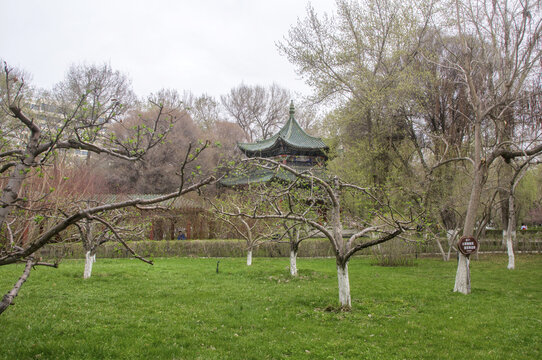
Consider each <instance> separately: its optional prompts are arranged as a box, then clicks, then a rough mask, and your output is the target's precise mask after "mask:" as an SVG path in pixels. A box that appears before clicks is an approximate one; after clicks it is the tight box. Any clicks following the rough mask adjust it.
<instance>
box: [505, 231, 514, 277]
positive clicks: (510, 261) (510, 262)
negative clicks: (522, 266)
mask: <svg viewBox="0 0 542 360" xmlns="http://www.w3.org/2000/svg"><path fill="white" fill-rule="evenodd" d="M506 248H507V249H508V270H514V269H515V268H516V258H515V256H514V242H513V240H512V236H509V237H508V239H506Z"/></svg>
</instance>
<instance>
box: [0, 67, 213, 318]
mask: <svg viewBox="0 0 542 360" xmlns="http://www.w3.org/2000/svg"><path fill="white" fill-rule="evenodd" d="M1 75H2V78H1V81H2V86H0V88H1V89H5V90H3V91H2V93H1V95H2V98H1V104H0V105H1V110H2V111H3V112H4V114H5V115H7V117H2V129H4V124H6V125H8V123H9V126H6V128H9V129H17V131H15V130H14V131H12V132H10V133H4V134H3V135H4V136H10V140H9V141H6V143H5V147H4V148H3V149H2V153H0V161H1V163H2V164H3V165H2V168H1V174H7V175H6V181H5V182H4V183H3V189H2V193H1V196H0V230H1V231H2V234H3V235H2V237H1V238H0V241H1V243H2V248H1V249H0V266H2V265H7V264H13V263H16V262H21V261H23V262H26V264H27V267H26V268H25V271H24V272H23V274H22V276H21V278H20V279H19V281H17V283H16V284H15V286H14V288H13V289H12V291H10V292H9V293H8V294H7V295H6V296H4V298H3V300H2V302H1V303H0V313H1V312H3V311H4V310H5V309H6V308H7V307H8V306H9V304H11V302H12V300H13V298H14V297H15V296H16V295H17V293H18V291H19V289H20V287H21V285H22V283H24V281H25V280H26V278H27V277H28V276H29V274H30V270H29V269H30V268H31V267H32V266H34V265H39V264H40V262H38V261H36V260H35V258H34V254H35V252H36V251H38V250H39V249H41V248H42V247H43V246H45V245H46V244H48V243H50V242H51V241H52V240H53V239H54V238H55V237H56V236H57V235H59V234H61V233H62V232H63V231H65V230H66V229H68V228H69V227H70V226H74V225H75V224H76V223H80V222H81V221H84V220H85V219H90V220H98V219H97V217H99V216H100V214H104V213H107V212H110V211H114V210H117V209H122V208H126V207H130V206H148V205H152V204H156V203H159V202H161V201H165V200H169V199H172V198H175V197H179V196H182V195H184V194H186V193H189V192H192V191H196V190H198V189H199V188H201V187H202V186H204V185H206V184H209V183H210V182H212V181H213V179H214V178H213V177H212V176H209V177H206V178H203V179H201V180H198V181H194V182H193V183H191V184H189V183H188V181H187V178H186V176H185V168H186V166H187V165H188V164H189V163H190V162H191V161H193V159H195V158H197V156H198V155H199V154H200V153H201V151H203V150H204V149H205V147H206V146H207V144H205V145H204V146H202V147H200V148H199V149H197V150H194V149H192V148H190V147H189V149H188V152H187V153H186V156H185V157H184V158H183V159H180V164H179V167H178V169H179V170H178V172H179V174H180V177H179V183H178V187H177V189H176V190H175V191H173V192H170V193H168V194H164V195H160V196H157V197H155V198H152V199H139V198H135V199H130V200H126V201H119V202H113V203H109V204H104V205H97V206H91V207H84V208H80V209H73V208H72V209H68V210H69V211H64V210H63V211H60V213H57V214H54V215H55V216H54V217H51V222H50V223H49V224H48V226H47V228H44V229H43V231H41V232H40V233H38V234H37V235H36V236H35V237H33V238H32V239H29V240H28V241H24V242H20V243H17V242H15V241H12V240H14V239H12V238H11V237H10V236H9V234H10V233H11V232H10V230H9V224H10V223H11V221H12V220H13V219H14V218H16V217H17V212H18V211H23V212H24V211H27V209H28V208H27V207H26V206H24V203H25V202H28V201H33V202H35V203H39V202H40V201H43V199H45V198H46V197H47V193H45V194H36V195H35V197H34V198H33V199H24V198H21V197H20V193H21V189H22V188H23V187H24V185H25V183H27V182H28V180H29V178H30V176H31V174H32V173H33V172H34V171H38V172H39V170H40V168H42V167H46V166H48V165H50V164H51V162H52V160H51V159H53V158H54V155H55V154H56V153H57V152H59V151H60V152H69V151H73V150H86V151H88V152H92V153H96V154H108V155H109V156H111V157H115V158H121V159H124V160H126V161H139V160H141V159H142V158H143V156H144V155H145V153H146V152H147V151H148V150H149V149H152V148H153V147H155V146H156V145H158V144H160V143H161V141H162V139H163V138H164V137H165V136H166V135H167V134H168V132H169V130H170V125H171V121H172V119H171V118H170V117H168V116H164V114H163V112H162V111H163V106H160V105H159V104H156V106H157V107H158V114H157V116H156V118H155V119H154V121H153V122H152V123H151V125H150V126H140V127H136V129H135V134H134V136H133V137H132V138H129V139H128V138H123V139H119V138H117V137H116V136H115V135H114V134H112V133H110V132H108V126H109V125H110V124H111V123H112V122H114V121H116V120H115V118H116V112H117V111H118V110H119V107H120V106H121V104H120V103H119V102H117V101H113V99H110V101H109V102H107V104H106V105H105V106H104V109H103V111H101V114H102V115H101V117H99V118H95V117H90V118H89V117H86V116H81V114H84V113H86V112H87V111H89V109H88V108H86V107H87V104H88V103H89V102H88V96H89V94H92V91H85V92H84V93H83V94H82V95H81V96H80V97H75V98H74V101H75V102H74V103H72V104H71V106H69V107H67V110H66V111H65V112H64V116H63V117H62V118H61V122H60V123H59V124H58V126H57V127H56V128H54V127H53V126H49V127H47V126H45V127H44V126H43V124H42V123H40V122H39V121H34V120H33V119H32V118H30V117H29V116H27V115H26V108H25V100H26V99H25V96H24V94H25V86H26V83H25V81H24V78H23V77H21V76H20V74H19V73H18V72H17V71H16V70H14V69H12V68H10V67H9V66H8V65H7V64H5V63H4V66H3V68H2V73H1ZM96 105H98V104H96ZM68 110H69V111H68ZM89 119H90V120H89ZM100 119H101V120H100ZM19 132H24V133H25V134H26V136H25V137H21V136H19ZM21 139H22V140H24V141H21ZM111 171H114V169H111ZM36 207H37V206H35V207H34V208H36ZM15 210H18V211H17V212H15ZM38 214H39V213H38ZM104 224H105V222H104ZM106 226H107V225H106ZM108 228H110V229H114V226H112V225H111V227H109V226H108ZM6 234H7V236H6Z"/></svg>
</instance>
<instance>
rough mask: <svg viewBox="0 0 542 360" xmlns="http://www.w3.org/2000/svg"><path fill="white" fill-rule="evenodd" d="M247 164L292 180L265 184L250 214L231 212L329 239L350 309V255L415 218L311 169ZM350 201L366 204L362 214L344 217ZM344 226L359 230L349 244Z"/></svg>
mask: <svg viewBox="0 0 542 360" xmlns="http://www.w3.org/2000/svg"><path fill="white" fill-rule="evenodd" d="M245 161H246V162H249V163H254V164H256V165H257V166H261V167H266V168H267V169H268V170H272V171H275V172H280V171H282V172H286V173H287V174H289V176H290V177H291V178H292V181H290V182H288V183H277V184H276V186H264V187H262V188H261V191H260V192H258V193H257V198H258V199H257V201H254V205H255V206H254V207H252V209H251V210H250V211H247V212H243V211H235V212H229V213H226V214H227V215H229V216H231V217H241V218H248V219H255V220H258V219H281V220H289V221H294V222H297V223H303V224H307V225H308V226H310V227H311V228H312V229H314V230H315V231H317V232H318V233H319V234H322V235H323V236H325V237H326V238H327V239H328V240H329V241H330V243H331V245H332V247H333V250H334V252H335V260H336V265H337V278H338V284H339V303H340V305H341V307H344V308H350V307H351V297H350V282H349V279H348V262H349V261H350V259H351V257H352V256H353V255H354V254H356V253H357V252H358V251H360V250H363V249H366V248H368V247H371V246H375V245H378V244H381V243H384V242H386V241H389V240H391V239H393V238H395V237H398V236H400V235H401V234H402V233H403V232H404V231H405V230H406V229H407V226H408V225H409V224H411V223H412V221H413V219H412V218H405V217H403V216H402V215H401V214H400V212H399V211H397V210H396V209H395V208H394V207H393V206H392V204H391V203H390V202H389V201H387V200H385V199H381V198H380V197H379V195H382V194H378V191H376V190H374V189H369V188H363V187H359V186H356V185H354V184H349V183H345V182H343V181H341V180H340V179H339V178H338V177H333V178H331V179H327V180H325V179H324V178H323V177H321V176H316V175H315V174H314V173H312V172H311V171H304V172H299V171H296V170H295V169H293V168H291V167H289V166H287V165H284V164H281V163H278V162H276V161H274V160H271V159H264V158H251V159H247V160H245ZM251 192H253V193H254V190H253V189H251ZM377 194H378V195H377ZM345 197H351V198H354V199H356V202H357V203H359V202H363V203H364V205H365V207H364V209H358V212H357V213H356V212H349V214H346V213H344V212H343V210H344V209H343V205H342V204H343V200H344V199H345ZM344 223H346V224H347V225H348V226H351V227H353V228H356V229H357V231H356V232H355V233H354V234H353V235H351V236H350V237H349V238H348V240H344V239H343V224H344ZM368 237H369V238H368Z"/></svg>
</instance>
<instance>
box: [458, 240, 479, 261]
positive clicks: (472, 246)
mask: <svg viewBox="0 0 542 360" xmlns="http://www.w3.org/2000/svg"><path fill="white" fill-rule="evenodd" d="M457 248H458V249H459V251H460V252H461V254H463V255H465V256H466V257H467V258H468V257H469V256H470V254H474V253H475V252H476V251H478V241H476V239H475V238H474V237H472V236H463V237H462V238H461V239H459V241H458V242H457Z"/></svg>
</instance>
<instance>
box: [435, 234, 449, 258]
mask: <svg viewBox="0 0 542 360" xmlns="http://www.w3.org/2000/svg"><path fill="white" fill-rule="evenodd" d="M435 241H436V242H437V245H438V250H439V251H440V254H441V255H442V260H444V261H447V259H446V253H445V252H444V249H443V248H442V244H441V243H440V240H439V239H438V237H435Z"/></svg>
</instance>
